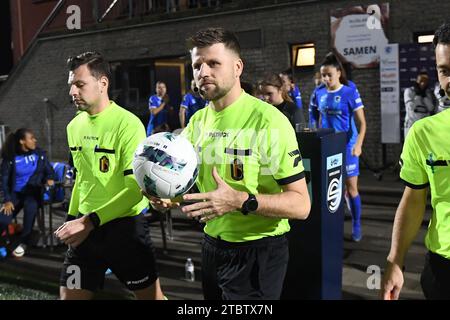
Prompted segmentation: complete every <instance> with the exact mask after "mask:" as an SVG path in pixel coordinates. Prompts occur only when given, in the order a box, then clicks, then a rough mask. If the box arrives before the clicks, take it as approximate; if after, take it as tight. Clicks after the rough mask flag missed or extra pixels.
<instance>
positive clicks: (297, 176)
mask: <svg viewBox="0 0 450 320" xmlns="http://www.w3.org/2000/svg"><path fill="white" fill-rule="evenodd" d="M304 177H305V171H302V172H300V173H297V174H295V175H293V176H290V177H287V178H283V179H275V180H276V181H277V183H278V184H279V185H280V186H283V185H286V184H289V183H292V182H295V181H297V180H301V179H303V178H304Z"/></svg>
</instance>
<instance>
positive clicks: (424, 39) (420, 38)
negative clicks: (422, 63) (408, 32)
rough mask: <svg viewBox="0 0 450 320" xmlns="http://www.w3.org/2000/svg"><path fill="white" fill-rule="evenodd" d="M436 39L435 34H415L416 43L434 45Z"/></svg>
mask: <svg viewBox="0 0 450 320" xmlns="http://www.w3.org/2000/svg"><path fill="white" fill-rule="evenodd" d="M433 38H434V32H433V31H429V32H415V33H414V42H415V43H432V42H433Z"/></svg>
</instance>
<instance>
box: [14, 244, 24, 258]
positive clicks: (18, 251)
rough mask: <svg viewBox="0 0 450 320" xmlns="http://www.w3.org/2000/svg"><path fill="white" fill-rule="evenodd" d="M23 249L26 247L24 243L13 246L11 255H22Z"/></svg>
mask: <svg viewBox="0 0 450 320" xmlns="http://www.w3.org/2000/svg"><path fill="white" fill-rule="evenodd" d="M25 249H26V245H24V244H19V245H18V246H17V248H15V249H14V251H13V252H12V255H13V256H14V257H16V258H20V257H23V255H24V254H25Z"/></svg>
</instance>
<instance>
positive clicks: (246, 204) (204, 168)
mask: <svg viewBox="0 0 450 320" xmlns="http://www.w3.org/2000/svg"><path fill="white" fill-rule="evenodd" d="M190 42H191V47H192V51H191V58H192V68H193V73H194V80H195V82H196V85H197V87H198V88H199V92H200V94H201V96H202V97H203V98H204V99H205V100H208V101H210V103H209V105H208V106H207V107H205V108H203V109H202V110H199V111H198V112H196V113H195V114H194V116H193V117H192V118H191V120H190V121H189V124H188V126H187V127H186V129H185V130H184V131H183V133H182V134H183V135H184V136H185V137H187V138H188V139H189V140H190V141H191V142H192V144H193V145H194V146H195V148H196V149H197V150H198V151H199V156H200V159H201V165H200V170H199V176H198V179H197V186H198V188H199V190H200V192H201V193H198V194H187V195H185V196H184V199H185V200H193V201H199V202H197V203H195V204H191V205H187V206H184V207H183V209H182V210H183V212H184V213H186V214H187V215H188V216H189V217H199V218H200V219H201V221H203V222H206V226H205V228H204V231H205V238H204V240H203V246H202V282H203V283H202V285H203V293H204V297H205V299H207V300H221V299H223V300H229V299H279V298H280V295H281V290H282V286H283V280H284V277H285V274H286V269H287V265H288V260H289V250H288V241H287V239H286V237H285V234H286V232H288V231H289V229H290V227H289V223H288V220H287V219H306V218H307V217H308V214H309V211H310V200H309V196H308V191H307V187H306V182H305V178H304V176H305V175H304V168H303V165H302V161H301V155H300V152H299V146H298V143H297V139H296V135H295V132H294V129H293V127H292V125H291V124H290V122H289V120H288V118H286V116H285V115H284V114H282V113H281V112H280V111H279V110H278V109H276V108H275V107H274V106H272V105H270V104H268V103H266V102H263V101H261V100H259V99H257V98H254V97H252V96H251V95H249V94H248V93H246V92H244V91H243V90H242V89H241V84H240V76H241V74H242V71H243V67H244V65H243V62H242V59H241V56H240V46H239V43H238V41H237V39H236V37H235V35H234V34H233V33H231V32H229V31H227V30H224V29H221V28H210V29H205V30H201V31H199V32H198V33H197V34H196V35H194V36H193V37H192V38H191V39H190ZM154 200H155V199H154ZM153 203H154V204H155V205H157V206H159V205H161V206H163V204H162V202H161V201H159V202H158V201H153ZM299 276H302V275H299Z"/></svg>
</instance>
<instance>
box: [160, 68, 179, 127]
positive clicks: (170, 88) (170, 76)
mask: <svg viewBox="0 0 450 320" xmlns="http://www.w3.org/2000/svg"><path fill="white" fill-rule="evenodd" d="M156 81H163V82H164V83H165V84H166V86H167V94H168V95H169V97H170V104H169V110H168V116H167V120H168V124H169V126H170V128H171V129H172V130H174V129H177V128H179V127H180V120H179V117H178V112H179V110H180V103H181V100H182V97H183V95H184V94H185V93H186V84H185V66H184V61H180V60H178V61H174V60H158V61H156V62H155V83H156Z"/></svg>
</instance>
